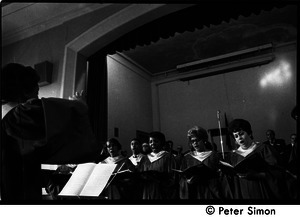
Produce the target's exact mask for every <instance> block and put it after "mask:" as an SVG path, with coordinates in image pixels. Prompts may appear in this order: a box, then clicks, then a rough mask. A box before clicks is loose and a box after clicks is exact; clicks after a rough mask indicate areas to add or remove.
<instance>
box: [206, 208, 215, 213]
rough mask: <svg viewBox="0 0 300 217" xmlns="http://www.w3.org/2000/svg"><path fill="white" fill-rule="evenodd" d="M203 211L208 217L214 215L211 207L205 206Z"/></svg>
mask: <svg viewBox="0 0 300 217" xmlns="http://www.w3.org/2000/svg"><path fill="white" fill-rule="evenodd" d="M205 211H206V213H207V214H208V215H212V214H214V213H215V208H214V207H213V206H207V207H206V210H205Z"/></svg>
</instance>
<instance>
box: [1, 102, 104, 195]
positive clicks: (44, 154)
mask: <svg viewBox="0 0 300 217" xmlns="http://www.w3.org/2000/svg"><path fill="white" fill-rule="evenodd" d="M2 108H3V107H2ZM7 111H8V110H7ZM98 149H99V148H98V145H97V143H96V140H95V137H94V135H93V134H92V131H91V127H90V123H89V117H88V109H87V107H86V106H85V105H84V104H83V103H81V102H78V101H70V100H65V99H56V98H47V99H46V98H42V99H31V100H28V101H27V102H26V103H23V104H19V105H16V106H15V107H12V108H10V109H9V111H8V112H7V113H6V114H5V116H2V121H1V159H0V160H1V166H0V172H1V199H2V200H3V201H11V200H14V201H18V200H40V199H41V198H42V185H41V180H42V177H41V164H42V163H48V164H66V163H75V164H76V163H83V162H88V161H93V160H94V159H95V157H96V155H97V154H99V153H98ZM99 151H100V150H99Z"/></svg>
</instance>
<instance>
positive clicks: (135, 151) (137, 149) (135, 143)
mask: <svg viewBox="0 0 300 217" xmlns="http://www.w3.org/2000/svg"><path fill="white" fill-rule="evenodd" d="M130 149H131V151H132V155H131V156H130V157H129V160H131V162H132V163H133V165H134V166H136V168H138V167H139V165H140V161H141V159H142V157H143V156H144V154H142V144H141V142H140V141H139V140H138V139H136V138H134V139H132V140H131V142H130Z"/></svg>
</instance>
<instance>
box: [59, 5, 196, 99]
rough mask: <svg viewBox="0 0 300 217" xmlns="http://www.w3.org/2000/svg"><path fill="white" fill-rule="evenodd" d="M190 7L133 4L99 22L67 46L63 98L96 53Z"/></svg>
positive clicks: (73, 87) (69, 91) (74, 88)
mask: <svg viewBox="0 0 300 217" xmlns="http://www.w3.org/2000/svg"><path fill="white" fill-rule="evenodd" d="M188 6H190V5H183V4H180V5H176V4H174V5H165V4H132V5H129V6H128V7H126V8H124V9H122V10H120V11H119V12H117V13H115V14H113V15H111V16H110V17H108V18H107V19H105V20H103V21H101V22H99V23H98V24H96V25H95V26H93V27H91V28H90V29H89V30H87V31H86V32H84V33H83V34H81V35H79V36H78V37H77V38H75V39H74V40H73V41H71V42H70V43H68V44H67V45H66V46H65V54H64V62H63V72H62V73H63V76H62V89H61V97H62V98H68V97H69V96H71V95H72V94H73V93H74V92H75V91H77V90H76V82H75V80H76V75H77V73H82V72H83V71H85V70H86V69H85V68H84V67H85V65H86V64H85V62H86V60H87V58H88V57H89V56H91V55H92V54H93V53H95V52H96V51H98V50H100V49H101V48H103V47H105V46H106V45H108V44H109V43H111V42H113V41H114V40H116V39H117V38H119V37H120V36H122V35H124V34H126V33H128V32H130V31H132V30H134V29H135V28H137V27H139V26H142V25H144V24H146V23H148V22H151V21H153V20H155V19H157V18H159V17H161V16H164V15H166V14H169V13H172V12H175V11H178V10H181V9H183V8H186V7H188Z"/></svg>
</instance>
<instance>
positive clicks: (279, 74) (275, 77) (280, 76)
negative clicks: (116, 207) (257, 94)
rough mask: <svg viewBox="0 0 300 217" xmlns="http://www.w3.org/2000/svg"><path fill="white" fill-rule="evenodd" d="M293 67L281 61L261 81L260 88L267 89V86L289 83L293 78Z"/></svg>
mask: <svg viewBox="0 0 300 217" xmlns="http://www.w3.org/2000/svg"><path fill="white" fill-rule="evenodd" d="M290 68H291V66H290V64H289V63H288V62H286V61H283V60H282V61H280V63H279V65H278V66H277V67H276V68H275V69H273V70H271V71H269V72H267V73H266V74H265V75H264V76H263V78H262V79H261V80H260V86H261V87H267V86H281V85H283V84H285V83H287V82H288V81H289V80H290V78H291V76H292V73H291V69H290Z"/></svg>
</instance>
